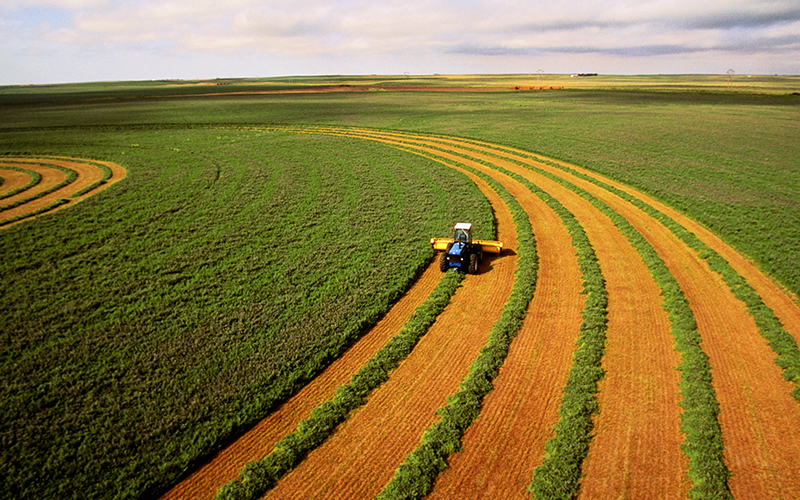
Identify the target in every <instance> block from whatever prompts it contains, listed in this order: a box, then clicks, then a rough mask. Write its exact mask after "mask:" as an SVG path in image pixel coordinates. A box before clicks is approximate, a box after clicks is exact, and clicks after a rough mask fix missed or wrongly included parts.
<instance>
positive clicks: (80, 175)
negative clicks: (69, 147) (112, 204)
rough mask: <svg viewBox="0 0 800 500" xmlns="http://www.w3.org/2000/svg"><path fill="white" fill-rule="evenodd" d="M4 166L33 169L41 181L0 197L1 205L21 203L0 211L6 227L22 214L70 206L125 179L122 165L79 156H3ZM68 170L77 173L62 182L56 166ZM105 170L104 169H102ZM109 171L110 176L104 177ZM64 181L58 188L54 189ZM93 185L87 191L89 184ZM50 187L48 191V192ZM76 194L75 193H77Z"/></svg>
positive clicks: (24, 215)
mask: <svg viewBox="0 0 800 500" xmlns="http://www.w3.org/2000/svg"><path fill="white" fill-rule="evenodd" d="M3 164H4V165H11V166H16V167H20V168H25V169H28V170H32V171H35V172H37V173H39V174H40V175H41V176H42V181H41V182H39V183H38V184H36V185H35V186H33V187H31V188H30V189H27V190H25V191H23V192H21V193H19V194H17V195H14V196H11V197H9V198H6V199H4V200H3V205H4V206H8V205H11V204H16V203H21V202H23V201H24V200H29V201H26V202H24V203H22V204H20V205H17V206H14V207H13V208H9V209H8V210H3V211H2V213H0V225H2V226H8V225H10V224H12V223H16V222H18V221H20V220H22V219H24V218H26V217H30V216H33V215H39V214H41V213H44V212H50V211H52V210H51V209H53V210H55V209H60V208H64V207H67V206H72V205H74V204H75V203H77V202H78V201H80V200H82V199H84V198H86V197H87V196H91V195H93V194H96V193H98V192H100V191H101V190H102V189H105V188H106V187H108V186H110V185H111V184H113V183H115V182H117V181H119V180H121V179H123V178H125V175H126V171H125V169H124V168H123V167H121V166H119V165H117V164H115V163H111V162H106V161H97V162H95V161H92V160H85V159H81V158H60V157H59V158H56V157H53V158H36V159H34V158H7V159H3ZM53 167H61V168H66V169H69V170H72V171H73V172H75V173H76V174H77V178H76V179H75V180H74V181H73V182H69V183H66V180H67V175H66V174H65V173H64V172H63V171H62V170H59V169H57V168H53ZM104 170H106V171H104ZM107 171H110V173H111V176H110V177H109V176H108V173H107ZM60 184H64V185H63V186H61V187H59V188H58V189H54V188H56V187H57V186H59V185H60ZM95 185H96V186H97V187H96V188H94V189H91V190H89V189H90V188H91V187H92V186H95ZM49 190H53V191H52V192H48V191H49ZM78 194H79V195H78Z"/></svg>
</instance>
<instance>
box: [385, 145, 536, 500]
mask: <svg viewBox="0 0 800 500" xmlns="http://www.w3.org/2000/svg"><path fill="white" fill-rule="evenodd" d="M403 149H405V148H403ZM408 151H409V152H413V153H415V154H422V153H419V152H417V151H414V150H413V149H408ZM423 156H426V157H430V158H432V159H436V158H435V157H433V156H429V155H427V154H423ZM437 161H442V162H443V163H445V162H444V161H443V160H437ZM459 166H460V167H461V168H463V169H465V170H468V171H470V172H472V173H474V174H475V175H478V176H479V177H481V178H482V179H483V180H485V181H486V182H488V183H489V185H490V186H491V187H492V189H494V190H495V191H496V192H497V193H498V195H499V196H500V197H501V198H502V199H503V201H504V202H505V203H506V204H507V205H508V207H509V209H510V210H511V214H512V217H513V220H514V224H515V227H516V232H517V249H516V250H517V253H518V256H519V257H518V258H519V260H518V262H517V269H516V271H515V272H514V276H515V278H514V285H513V287H512V290H511V295H510V296H509V298H508V300H507V301H506V304H505V305H504V306H503V311H502V313H501V316H500V318H499V319H498V320H497V322H495V324H494V325H493V326H492V330H491V332H490V334H489V339H488V340H487V343H486V345H485V346H484V347H483V348H481V351H480V353H479V354H478V357H477V358H476V359H475V361H474V362H473V363H472V365H471V366H470V370H469V373H468V375H467V376H466V378H465V379H464V380H463V381H462V382H461V384H460V387H459V390H458V392H456V393H455V394H452V395H451V396H449V397H448V404H447V405H446V406H444V407H442V408H439V410H437V414H438V415H439V417H440V419H439V421H438V422H437V423H436V424H434V425H433V426H432V427H431V428H430V429H428V430H427V431H426V432H425V433H424V435H423V437H422V442H421V444H420V445H419V447H417V448H416V449H415V450H414V451H413V452H411V454H410V455H409V456H408V457H407V458H406V459H405V461H404V462H403V463H402V464H401V465H400V467H399V468H398V469H397V470H396V471H395V475H394V478H393V479H392V481H391V482H390V483H389V484H388V485H387V486H386V487H385V489H384V490H383V492H382V493H381V494H380V495H379V496H378V497H377V498H379V499H382V500H389V499H400V498H420V497H422V496H425V495H427V494H428V493H430V491H431V489H432V488H433V483H434V481H435V480H436V477H437V476H438V474H439V473H440V472H441V471H442V470H444V468H445V467H446V466H447V465H446V460H447V457H448V456H450V455H451V454H452V453H456V452H457V451H459V450H460V449H461V438H462V436H463V434H464V432H465V431H466V430H467V428H468V427H469V425H470V424H471V423H472V422H473V420H474V419H475V418H476V417H477V416H478V414H479V413H480V408H481V401H482V400H483V398H484V397H485V396H486V395H487V394H488V393H489V392H490V391H491V390H492V381H493V380H494V378H495V377H496V376H497V374H498V373H499V371H500V367H501V366H502V364H503V362H504V361H505V359H506V357H507V355H508V349H509V346H510V345H511V341H512V340H513V339H514V338H515V337H516V335H517V332H518V331H519V329H520V328H521V327H522V323H523V321H524V319H525V314H526V313H527V309H528V304H529V303H530V301H531V299H532V298H533V294H534V291H535V289H536V276H537V273H538V257H537V254H536V242H535V239H534V235H533V230H532V228H531V225H530V221H529V220H528V215H527V214H526V213H525V211H524V210H523V209H522V207H521V206H520V204H519V202H517V200H516V199H515V198H514V197H512V196H511V195H510V194H509V193H508V191H506V190H505V189H504V188H503V187H502V185H500V183H499V182H497V181H496V180H494V179H492V178H491V177H490V176H488V175H486V174H485V173H482V172H479V171H477V170H475V169H473V168H470V167H468V166H466V165H459Z"/></svg>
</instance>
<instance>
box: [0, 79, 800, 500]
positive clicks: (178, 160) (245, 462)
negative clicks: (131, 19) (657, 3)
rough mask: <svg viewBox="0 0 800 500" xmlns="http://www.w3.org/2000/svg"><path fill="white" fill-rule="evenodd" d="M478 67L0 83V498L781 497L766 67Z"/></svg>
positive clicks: (789, 229)
mask: <svg viewBox="0 0 800 500" xmlns="http://www.w3.org/2000/svg"><path fill="white" fill-rule="evenodd" d="M433 80H436V79H433ZM510 80H513V79H511V77H507V78H506V79H502V81H501V82H498V81H488V80H480V81H475V80H471V81H472V82H473V84H474V86H475V88H478V87H479V88H480V90H473V91H469V89H468V88H465V89H464V91H453V90H452V89H450V90H449V91H448V92H439V91H436V92H434V91H432V90H431V89H428V90H430V91H425V90H420V89H419V88H417V89H415V90H413V91H408V90H400V91H397V90H396V91H391V90H385V89H386V88H387V87H389V86H390V85H387V82H382V83H381V87H380V89H381V90H379V91H369V90H370V89H369V88H367V89H366V91H363V90H359V91H358V92H355V91H354V92H347V91H343V90H342V88H343V87H342V86H344V85H355V84H360V85H363V86H367V87H369V85H377V84H374V83H373V82H369V81H365V80H361V81H354V80H353V79H349V80H347V81H344V80H338V81H337V80H333V81H325V80H324V79H323V80H321V81H304V82H302V87H303V90H308V89H307V87H308V86H313V85H314V84H315V83H318V84H320V85H322V86H324V87H325V88H326V89H328V90H329V91H326V92H321V93H306V92H303V93H300V92H297V93H293V92H287V90H288V91H291V90H292V89H295V90H296V89H298V87H299V86H300V85H301V84H300V83H298V82H290V81H276V82H266V83H264V82H261V83H259V82H239V83H232V84H231V85H225V86H219V88H223V87H224V90H225V91H226V92H225V93H224V94H220V93H219V92H221V91H220V90H215V91H214V92H211V91H209V88H211V87H210V86H201V85H193V86H191V90H187V88H188V86H187V88H182V87H181V86H180V85H171V86H167V85H156V84H151V85H149V86H148V85H147V84H144V83H141V84H130V85H128V86H125V85H122V84H116V85H102V84H92V85H83V86H74V87H70V86H65V87H58V88H52V89H47V88H44V89H38V90H37V89H33V90H32V89H30V88H20V89H14V88H5V89H0V116H2V118H3V119H2V120H0V122H2V123H3V125H2V127H1V128H0V154H2V155H3V156H0V159H3V163H4V164H7V163H9V162H10V160H11V159H15V160H14V161H15V162H17V163H21V162H25V161H28V163H32V162H33V161H34V160H35V159H40V158H53V157H68V158H84V159H91V161H93V162H110V163H113V164H115V165H121V166H123V167H124V168H125V170H126V171H127V175H126V177H125V179H124V180H123V181H121V182H119V183H117V184H115V185H113V186H110V187H109V188H108V189H105V190H103V191H101V192H98V193H97V194H94V195H93V196H91V197H88V198H85V199H84V200H82V201H81V202H80V203H78V204H76V205H75V206H72V207H68V208H67V209H63V210H59V211H57V212H55V213H52V214H45V215H41V216H38V217H36V218H35V219H32V220H23V221H21V222H19V223H17V224H15V225H13V226H10V227H8V228H5V229H2V230H0V246H1V247H2V255H3V262H2V279H3V287H4V288H3V289H4V292H3V296H2V300H3V304H2V307H3V310H4V311H7V313H6V314H4V317H3V319H2V323H0V324H2V334H3V336H4V338H5V339H6V342H5V343H4V349H3V354H2V376H3V380H4V387H3V391H4V393H3V401H4V405H3V406H4V407H3V413H2V420H0V421H1V422H2V424H1V425H2V427H0V430H1V431H2V439H3V450H4V452H3V457H2V462H0V467H1V468H2V471H3V477H4V479H3V481H5V482H4V484H3V487H2V491H4V492H8V493H4V494H5V495H8V496H9V498H11V497H16V496H21V495H22V496H35V497H49V498H63V497H78V496H80V497H92V498H106V497H108V498H111V497H115V498H116V497H120V498H143V497H146V498H149V497H156V496H159V495H161V494H163V493H166V496H167V497H170V496H172V497H175V498H178V497H180V496H181V494H182V493H181V492H182V491H183V492H187V491H190V492H192V493H191V496H192V497H196V498H197V497H207V498H213V497H214V495H216V493H217V490H218V489H219V488H221V487H222V488H223V490H222V492H221V495H223V496H225V495H227V496H230V497H237V498H243V497H248V498H257V497H258V496H259V495H261V494H263V493H267V494H268V496H269V497H274V498H280V497H289V496H296V495H301V496H303V497H313V496H317V495H321V496H325V493H324V492H325V491H331V488H333V491H337V492H339V493H341V494H343V495H345V496H349V497H352V498H362V497H375V496H378V495H380V496H381V497H384V498H395V497H405V496H407V495H408V494H409V492H412V491H413V492H417V493H416V494H415V495H419V494H421V493H430V494H431V496H432V497H434V498H436V497H438V498H448V497H452V495H453V493H452V492H453V491H454V490H453V488H455V487H458V488H460V491H461V493H464V492H465V491H466V492H469V493H468V495H469V496H471V497H475V498H478V497H481V496H483V495H487V496H488V497H493V496H494V495H496V494H497V492H501V491H502V492H504V493H502V496H503V497H506V498H513V497H525V496H526V495H530V494H536V495H537V496H541V497H543V498H550V497H557V496H558V497H565V498H568V497H569V496H570V495H572V494H573V493H574V492H577V493H579V494H582V495H586V496H587V498H588V497H606V496H617V495H618V494H619V492H621V491H627V492H629V493H628V494H629V495H630V497H631V498H635V497H643V496H653V495H655V494H657V493H664V494H665V495H668V496H670V497H674V498H681V497H685V496H686V495H691V496H693V497H725V496H726V495H731V496H733V497H734V498H748V497H752V496H756V497H765V498H766V497H769V498H781V497H784V498H793V497H796V496H797V495H798V494H800V482H798V481H797V479H796V476H797V475H798V472H800V456H798V455H797V454H796V452H794V451H793V450H797V449H800V433H798V432H797V429H798V428H800V426H798V423H800V404H799V403H798V399H800V389H798V386H800V354H799V353H798V350H797V340H798V339H799V338H800V306H798V302H797V299H796V294H797V292H798V291H800V269H798V268H797V265H798V262H800V233H798V231H799V229H798V228H800V202H799V201H798V200H800V197H798V195H800V193H799V192H798V190H800V179H798V177H800V169H799V168H798V166H799V165H798V160H797V158H798V157H800V156H798V153H800V150H798V149H800V141H798V140H797V139H798V138H800V120H798V119H797V118H798V116H799V115H798V111H800V100H798V99H797V97H796V96H794V95H792V92H793V91H794V90H796V88H794V87H793V85H796V84H797V83H798V82H797V81H796V79H791V78H789V79H776V80H771V81H767V82H763V81H761V80H759V82H758V85H755V84H754V85H751V86H750V87H748V88H746V89H745V88H741V87H740V88H737V89H735V91H733V90H730V89H721V88H713V87H710V83H709V82H708V81H703V82H700V83H697V82H695V84H691V85H690V84H689V83H687V82H686V81H681V80H680V79H678V80H677V81H676V82H674V83H675V85H672V84H671V83H670V82H665V81H664V80H663V79H661V78H655V77H653V79H652V80H648V79H647V78H644V77H642V78H635V79H631V80H630V81H628V82H624V81H622V82H620V81H618V80H619V79H617V80H615V81H614V82H610V83H609V82H601V83H598V84H597V87H596V88H591V87H585V86H583V85H587V84H585V83H583V82H581V85H582V87H577V86H576V88H572V89H569V88H565V89H561V90H546V91H529V92H527V91H526V92H515V91H510V90H508V87H509V85H508V84H509V83H510ZM622 80H624V79H622ZM465 81H468V80H458V79H455V78H450V79H448V84H449V85H451V86H463V85H465ZM500 83H502V87H501V86H500ZM511 83H513V82H511ZM527 83H528V84H530V85H531V86H533V85H535V84H536V81H535V77H534V78H533V79H532V80H529V81H528V82H527ZM553 83H554V84H555V83H558V84H559V85H561V83H563V84H565V85H566V84H567V83H568V82H567V81H566V80H560V81H558V82H556V81H554V82H553ZM391 84H392V85H394V86H396V87H401V88H405V87H406V86H424V85H429V86H430V85H437V84H438V85H442V83H441V82H437V81H430V80H425V79H421V81H415V82H413V84H412V83H411V82H408V81H403V80H402V79H397V80H394V81H392V82H391ZM236 85H238V87H237V86H236ZM259 85H260V86H259ZM331 85H334V86H338V88H337V89H336V91H330V88H331ZM606 85H607V86H606ZM760 85H764V87H760ZM554 86H555V85H554ZM490 87H494V89H492V90H487V89H488V88H490ZM523 87H524V85H523ZM213 88H214V89H217V87H213ZM345 88H346V87H345ZM377 88H378V87H375V89H373V90H377ZM199 89H202V90H203V92H202V94H203V95H197V94H200V93H201V92H200V91H199ZM776 89H779V90H780V89H784V90H786V91H785V92H781V91H778V90H776ZM277 90H280V92H273V91H277ZM232 91H237V92H239V91H241V92H252V91H259V92H262V91H263V92H264V93H261V94H257V93H241V94H237V93H235V92H232ZM267 91H270V92H267ZM15 92H16V93H15ZM215 92H216V93H217V94H218V95H215ZM209 94H210V95H209ZM742 137H747V138H748V140H746V141H745V140H742ZM36 161H42V160H36ZM15 165H16V164H15ZM15 168H20V167H15ZM6 171H8V172H12V171H14V172H16V170H11V169H8V170H4V171H3V172H6ZM6 178H7V179H6ZM13 179H14V178H13V175H12V174H5V173H4V183H3V184H2V185H0V189H2V190H4V192H5V190H7V189H10V186H11V184H12V182H20V181H18V180H17V181H14V180H13ZM29 183H31V184H33V182H32V181H29ZM7 185H8V186H7ZM463 220H468V221H470V222H473V224H475V225H476V227H477V228H478V229H479V231H481V233H480V234H478V235H476V236H477V237H484V238H493V237H495V236H496V237H497V238H499V239H502V240H504V241H505V242H507V244H508V248H509V249H510V252H508V253H507V254H505V255H502V256H500V257H498V258H494V259H492V260H490V261H489V262H488V263H487V264H486V265H485V266H484V267H483V269H482V272H481V273H480V274H478V275H475V276H467V277H465V278H464V279H463V281H458V282H452V283H451V282H447V281H446V280H442V281H441V282H440V283H439V285H438V287H437V282H438V281H439V277H438V276H437V275H436V273H431V270H430V268H431V264H430V262H431V257H432V252H431V250H430V248H429V245H428V243H427V240H428V239H429V238H430V237H431V236H436V235H445V234H447V233H448V232H449V228H450V227H451V226H452V223H453V222H456V221H463ZM734 249H735V250H734ZM742 255H744V256H745V257H742ZM762 269H763V271H762ZM765 273H766V274H765ZM770 276H772V279H770ZM434 288H435V289H436V293H433V292H434ZM404 292H405V293H404ZM429 294H430V295H429ZM437 294H438V295H437ZM412 311H416V312H415V313H413V314H412ZM401 327H402V328H401ZM398 332H401V333H398ZM402 332H406V333H402ZM396 334H397V336H396V337H395V335H396ZM401 335H402V338H401ZM395 339H397V340H395ZM403 339H405V340H403ZM395 343H396V346H397V347H391V346H395ZM384 345H385V346H386V347H387V348H388V350H387V349H383V347H384ZM400 345H402V346H403V347H402V348H401V347H399V346H400ZM348 380H349V381H350V382H349V383H348ZM793 394H794V397H793ZM284 402H285V403H284ZM282 403H283V404H282ZM312 410H313V411H312ZM229 445H230V446H229ZM218 450H222V451H221V452H220V453H218V454H215V452H216V451H218ZM232 456H236V457H238V458H236V459H235V461H234V462H233V465H231V461H229V460H227V459H226V458H225V457H232ZM655 457H658V459H657V460H655V459H654V458H655ZM512 464H513V465H512ZM223 471H224V472H223ZM581 473H583V474H585V476H584V477H583V478H582V477H581ZM240 474H242V475H240ZM244 478H246V480H244V481H242V479H244ZM268 478H271V479H268ZM181 480H183V481H181ZM259 484H260V485H263V486H262V487H256V486H253V485H259ZM648 488H654V489H648ZM528 491H530V493H527V492H528ZM493 492H494V493H493Z"/></svg>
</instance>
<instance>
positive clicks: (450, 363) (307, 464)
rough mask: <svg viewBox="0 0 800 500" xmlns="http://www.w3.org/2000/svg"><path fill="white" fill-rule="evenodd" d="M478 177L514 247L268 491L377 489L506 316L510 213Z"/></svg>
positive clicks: (469, 283) (470, 279)
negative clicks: (364, 399) (502, 314)
mask: <svg viewBox="0 0 800 500" xmlns="http://www.w3.org/2000/svg"><path fill="white" fill-rule="evenodd" d="M467 175H469V174H467ZM471 177H472V178H473V180H474V181H475V182H476V184H477V185H478V186H479V188H481V190H482V191H484V193H485V194H486V195H487V197H488V198H489V200H490V202H491V204H492V206H493V207H494V209H495V216H496V222H497V234H498V239H500V240H501V241H503V242H504V244H505V248H507V249H510V250H511V251H508V252H505V253H504V254H503V255H501V256H500V257H499V258H493V259H487V260H485V261H484V264H482V266H481V269H480V273H479V274H477V275H469V276H467V277H466V278H465V279H464V281H463V282H462V286H461V288H459V289H458V291H457V292H456V294H455V295H454V296H453V297H452V298H451V302H450V304H449V305H448V306H447V308H445V310H444V311H443V312H442V313H441V315H440V316H439V317H438V319H437V321H436V323H435V324H434V325H433V327H432V328H431V329H430V330H429V331H428V333H427V334H426V335H425V336H424V337H423V338H422V339H421V340H420V342H419V343H418V344H417V347H416V348H415V349H414V351H412V353H411V354H410V355H409V356H408V358H407V359H406V360H405V361H403V362H402V363H401V365H400V366H399V367H398V368H397V369H396V370H395V371H394V372H392V374H391V376H390V378H389V380H388V381H387V382H386V383H384V384H383V385H382V386H381V387H380V388H378V389H376V390H375V391H374V392H373V393H372V394H371V395H370V396H369V398H368V401H367V403H366V404H365V405H364V406H362V407H361V408H359V409H358V410H356V411H355V412H353V414H351V415H350V418H349V419H348V420H347V421H346V422H344V423H343V424H341V425H340V426H339V428H338V429H337V430H336V432H335V433H334V434H333V436H331V438H330V439H329V440H328V441H326V442H325V443H324V444H323V445H321V446H320V447H319V448H317V449H316V450H314V451H312V452H311V453H309V455H308V456H307V458H306V460H305V461H304V462H303V463H301V464H300V465H299V466H298V467H297V468H295V470H294V471H292V472H291V473H289V474H287V475H286V476H285V477H284V478H283V479H282V480H281V481H279V482H278V484H277V485H276V487H275V488H274V489H272V490H271V491H270V492H268V493H267V494H266V495H265V496H264V498H326V497H327V498H331V497H336V498H371V497H374V496H375V495H377V494H378V493H380V491H381V489H382V488H383V487H384V486H385V485H386V483H388V482H389V480H390V479H391V477H392V474H393V473H394V470H395V468H396V467H397V466H398V465H399V464H400V463H401V462H402V461H403V459H404V458H405V457H406V456H407V455H408V454H409V453H410V452H411V451H412V450H413V449H414V448H415V447H416V446H417V444H418V442H419V439H420V438H421V436H422V433H423V432H424V430H425V429H427V428H428V427H429V426H430V425H431V424H432V423H433V422H434V421H435V420H436V418H437V417H436V416H435V410H436V409H437V408H439V407H441V406H442V405H443V404H444V403H445V399H446V397H447V396H448V395H449V394H451V393H453V392H455V390H456V389H457V388H458V384H459V382H460V381H461V380H462V379H463V377H464V376H465V375H466V373H467V372H468V369H469V365H470V364H471V363H472V361H473V360H474V359H475V358H476V357H477V353H478V351H479V349H480V348H481V347H482V346H483V345H484V343H485V342H486V339H487V335H488V332H489V331H490V329H491V327H492V325H493V323H494V321H495V320H496V319H497V318H498V317H499V316H500V310H501V308H502V306H503V304H504V303H505V300H506V297H508V295H509V294H510V292H511V286H512V284H513V273H514V270H515V268H516V256H515V255H514V254H513V249H514V248H515V241H516V237H515V233H514V229H513V222H512V220H511V214H510V212H509V210H508V208H507V207H506V206H505V204H504V203H503V202H502V201H501V200H500V199H499V197H498V196H497V195H496V194H495V193H494V192H493V191H492V190H491V189H490V188H488V186H487V185H486V184H485V183H484V182H483V181H482V180H480V179H479V178H477V177H474V176H471ZM445 367H446V368H445Z"/></svg>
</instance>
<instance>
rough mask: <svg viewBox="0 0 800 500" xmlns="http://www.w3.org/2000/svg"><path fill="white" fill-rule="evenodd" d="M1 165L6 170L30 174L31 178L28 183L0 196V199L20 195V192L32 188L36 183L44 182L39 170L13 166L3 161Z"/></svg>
mask: <svg viewBox="0 0 800 500" xmlns="http://www.w3.org/2000/svg"><path fill="white" fill-rule="evenodd" d="M0 167H2V168H4V169H6V170H14V171H16V172H22V173H25V174H28V175H29V176H30V178H31V180H30V181H28V183H27V184H26V185H24V186H22V187H19V188H17V189H14V190H12V191H9V192H7V193H5V194H3V195H1V196H0V200H2V199H5V198H10V197H12V196H15V195H18V194H19V193H22V192H25V191H27V190H28V189H30V188H32V187H33V186H35V185H37V184H39V183H40V182H42V174H40V173H39V172H34V171H33V170H28V169H26V168H18V167H12V166H10V165H3V164H2V163H0Z"/></svg>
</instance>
